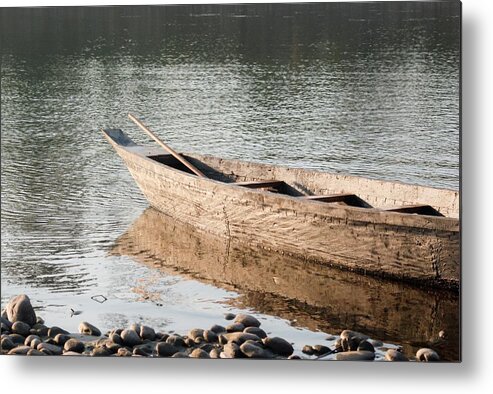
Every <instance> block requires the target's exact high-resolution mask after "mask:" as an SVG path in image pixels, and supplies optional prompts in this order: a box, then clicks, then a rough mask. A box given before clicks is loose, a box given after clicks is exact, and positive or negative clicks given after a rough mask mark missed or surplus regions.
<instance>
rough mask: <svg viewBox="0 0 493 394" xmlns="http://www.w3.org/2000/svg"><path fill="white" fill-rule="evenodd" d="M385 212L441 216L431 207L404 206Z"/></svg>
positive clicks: (388, 209)
mask: <svg viewBox="0 0 493 394" xmlns="http://www.w3.org/2000/svg"><path fill="white" fill-rule="evenodd" d="M385 210H386V211H390V212H400V213H415V214H417V215H428V216H443V215H442V214H441V213H440V212H438V211H437V210H436V209H435V208H433V207H432V206H431V205H404V206H402V207H395V208H387V209H385Z"/></svg>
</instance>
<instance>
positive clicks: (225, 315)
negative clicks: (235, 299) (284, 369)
mask: <svg viewBox="0 0 493 394" xmlns="http://www.w3.org/2000/svg"><path fill="white" fill-rule="evenodd" d="M235 317H236V315H235V314H234V313H225V314H224V318H225V319H226V320H233V319H234V318H235ZM9 320H10V319H9Z"/></svg>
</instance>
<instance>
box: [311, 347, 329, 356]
mask: <svg viewBox="0 0 493 394" xmlns="http://www.w3.org/2000/svg"><path fill="white" fill-rule="evenodd" d="M312 349H313V353H315V354H316V355H317V356H321V355H323V354H327V353H329V352H330V348H329V347H328V346H324V345H314V346H312Z"/></svg>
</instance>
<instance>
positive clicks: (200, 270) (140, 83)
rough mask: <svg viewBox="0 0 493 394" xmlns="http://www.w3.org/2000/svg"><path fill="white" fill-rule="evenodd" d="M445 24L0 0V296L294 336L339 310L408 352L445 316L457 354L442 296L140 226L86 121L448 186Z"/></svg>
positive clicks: (452, 149)
mask: <svg viewBox="0 0 493 394" xmlns="http://www.w3.org/2000/svg"><path fill="white" fill-rule="evenodd" d="M459 23H460V18H459V9H458V6H457V5H454V4H443V3H405V4H403V3H400V4H399V3H398V4H393V3H391V4H389V3H383V4H380V3H371V4H364V5H360V4H350V3H346V4H314V5H308V4H304V5H289V6H288V5H262V4H256V5H248V6H239V5H237V6H206V5H202V6H180V7H176V6H173V7H171V6H168V7H115V8H64V9H62V8H54V9H1V10H0V33H1V34H0V44H1V47H2V54H1V137H2V139H1V165H2V170H1V183H2V188H1V193H2V194H1V199H2V201H1V202H2V206H1V214H2V215H1V236H2V250H1V257H2V261H1V274H2V276H1V284H2V289H1V300H2V306H4V305H5V303H6V302H7V301H8V299H9V298H10V297H11V296H12V295H16V294H18V293H27V294H29V295H30V296H31V298H32V301H33V304H34V305H35V306H36V307H37V309H38V312H39V314H41V315H42V316H43V317H44V318H45V319H46V320H47V323H48V324H50V325H60V326H63V327H65V328H67V329H69V330H74V331H75V330H76V329H77V326H78V324H79V322H80V321H81V320H87V321H90V322H92V323H93V324H95V325H96V326H98V327H100V328H101V329H103V330H104V329H110V328H112V327H114V326H124V325H126V324H129V323H132V322H135V321H143V322H146V324H149V325H151V326H154V327H156V328H158V329H163V330H175V331H177V332H185V331H186V330H188V329H189V328H191V327H203V328H207V327H208V326H210V325H212V324H214V323H219V324H225V323H226V322H225V321H224V319H223V313H224V312H228V311H233V312H238V311H248V312H252V313H255V314H257V316H259V317H261V318H262V319H263V325H265V328H266V330H267V331H272V332H273V333H275V334H276V335H280V336H283V337H286V338H288V339H290V340H291V341H293V342H295V345H296V347H297V351H298V352H299V350H300V349H301V347H302V346H303V345H304V344H310V343H312V344H315V343H325V344H330V342H327V341H325V340H324V339H325V337H326V336H327V334H332V333H333V334H338V333H339V332H340V330H342V329H343V328H357V329H358V330H360V331H364V332H365V331H366V332H367V333H368V334H369V335H371V336H373V337H375V338H379V339H383V340H384V341H386V342H389V343H392V344H399V345H403V346H405V347H408V349H409V351H412V350H413V349H415V348H416V347H417V346H421V345H423V344H428V343H429V342H430V341H433V339H434V338H436V336H437V334H438V332H439V331H440V330H441V329H445V330H447V331H448V332H449V334H450V335H449V336H450V339H449V342H450V343H449V344H448V346H447V347H446V348H444V349H443V350H442V354H443V355H444V358H446V359H449V360H457V359H458V358H459V357H460V352H459V306H458V297H457V296H455V295H452V294H448V293H441V292H430V291H423V290H418V289H413V288H410V287H406V286H403V285H397V284H389V283H387V282H380V281H376V280H374V279H369V278H361V277H348V276H347V274H344V275H342V274H340V273H339V274H338V273H336V272H334V273H332V272H325V271H324V272H321V271H320V270H317V268H316V267H308V266H303V269H300V268H299V264H297V263H296V262H290V261H283V262H279V264H277V266H280V267H284V268H283V270H282V271H280V272H276V273H273V272H272V269H273V268H272V266H275V264H273V265H266V264H262V263H261V262H263V261H264V262H265V261H272V260H273V259H274V261H278V260H276V257H275V256H265V255H263V254H262V253H260V252H258V251H248V253H246V252H245V251H244V250H243V249H242V247H241V246H238V248H237V249H238V252H237V254H236V255H235V258H236V260H234V259H233V260H231V259H230V260H228V264H225V263H224V255H223V253H222V251H221V242H219V241H217V240H210V239H205V240H204V239H201V238H200V236H199V235H197V234H195V233H194V232H193V229H184V228H181V227H176V228H175V227H174V224H173V223H169V222H163V223H162V225H161V226H157V227H156V226H153V225H152V224H153V223H156V222H160V220H161V221H162V220H163V219H162V218H160V217H159V215H158V214H157V213H155V212H154V213H153V211H152V210H146V208H147V206H148V204H147V202H146V200H145V199H144V198H143V196H142V195H141V194H140V192H139V190H138V189H137V187H136V186H135V184H134V182H133V180H132V179H131V177H130V175H129V173H128V172H127V170H126V169H125V167H124V166H123V164H122V162H121V160H120V159H119V158H118V157H117V155H116V154H115V153H114V152H113V151H112V149H111V148H110V147H109V145H108V144H107V143H106V142H105V140H104V138H103V137H102V134H101V133H100V132H99V129H100V128H101V127H108V126H112V127H118V128H123V129H124V130H125V131H127V132H128V133H129V134H131V136H132V138H134V139H135V140H137V141H138V142H148V140H147V138H146V137H145V136H144V135H143V134H142V133H141V132H139V131H138V129H137V128H136V127H135V126H133V125H132V124H130V123H129V121H128V120H127V117H126V115H127V113H128V112H132V113H134V114H136V115H137V116H139V117H141V118H143V119H144V120H145V123H146V124H148V125H149V126H150V127H151V128H152V129H153V130H154V131H156V132H157V133H158V134H159V135H161V136H162V137H163V139H164V140H165V141H167V142H168V143H169V144H170V145H172V146H173V147H174V148H175V149H178V150H183V151H190V152H193V151H195V152H200V153H208V154H213V155H218V156H223V157H226V158H241V159H245V160H252V161H258V162H265V163H276V164H282V165H288V166H297V167H305V168H316V169H323V170H328V171H336V172H342V173H350V174H356V175H364V176H368V177H373V178H381V179H389V180H399V181H403V182H409V183H417V184H423V185H429V186H435V187H445V188H452V189H457V188H458V184H459ZM136 228H137V229H139V228H140V229H141V230H139V231H135V229H136ZM170 228H171V229H172V230H170V231H167V230H166V231H165V230H164V229H168V230H169V229H170ZM149 229H151V230H152V231H151V230H149ZM175 233H176V234H181V237H178V236H177V235H176V234H175ZM143 234H144V235H143ZM173 234H175V235H173ZM163 239H164V240H166V241H165V242H162V241H159V242H158V241H155V242H154V240H163ZM182 240H187V241H186V242H184V241H182ZM194 240H195V241H194ZM192 241H193V242H192ZM190 242H192V243H190ZM204 245H205V246H204ZM242 250H243V251H242ZM211 262H217V266H216V265H214V264H211ZM199 263H200V264H199ZM238 264H239V265H238ZM230 265H231V266H232V267H237V268H236V269H232V270H231V271H228V269H227V268H228V267H229V266H230ZM218 266H219V267H222V269H218ZM242 267H243V269H241V268H242ZM245 267H246V268H245ZM248 267H251V269H247V268H248ZM296 267H298V268H296ZM274 270H275V269H274ZM234 273H236V274H234ZM240 274H241V275H240ZM341 275H342V276H341ZM265 278H269V280H268V281H265ZM293 278H296V280H293ZM321 279H323V280H321ZM276 281H277V283H278V284H277V285H276V286H274V285H273V284H276ZM283 281H284V282H283ZM279 283H281V285H279ZM300 283H301V284H302V285H300ZM95 295H104V296H105V297H106V298H107V301H105V302H104V303H98V302H96V301H94V300H93V299H91V297H92V296H95ZM70 308H73V309H78V310H82V311H83V314H82V315H80V316H74V317H72V318H71V317H70Z"/></svg>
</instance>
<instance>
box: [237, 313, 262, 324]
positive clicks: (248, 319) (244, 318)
mask: <svg viewBox="0 0 493 394" xmlns="http://www.w3.org/2000/svg"><path fill="white" fill-rule="evenodd" d="M234 322H235V323H241V324H243V326H245V327H260V322H259V321H258V319H257V318H255V317H253V316H252V315H244V314H240V315H237V316H236V318H235V320H234Z"/></svg>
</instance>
